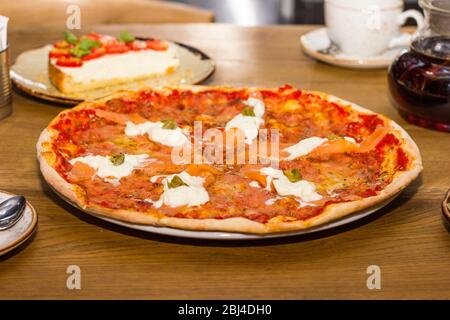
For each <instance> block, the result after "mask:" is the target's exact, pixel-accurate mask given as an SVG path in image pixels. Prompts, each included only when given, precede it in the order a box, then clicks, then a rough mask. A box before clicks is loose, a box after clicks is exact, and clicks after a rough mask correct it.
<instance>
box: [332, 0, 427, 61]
mask: <svg viewBox="0 0 450 320" xmlns="http://www.w3.org/2000/svg"><path fill="white" fill-rule="evenodd" d="M408 18H413V19H414V20H415V21H416V23H417V29H418V30H420V29H421V28H422V27H423V25H424V18H423V15H422V14H421V13H420V12H419V11H417V10H406V11H404V12H403V1H402V0H325V24H326V26H327V30H328V36H329V37H330V39H331V41H333V42H334V43H335V44H336V45H337V46H338V47H339V48H340V50H341V51H342V52H345V53H347V54H351V55H354V56H358V57H370V56H375V55H378V54H381V53H383V52H385V51H386V50H388V49H390V48H393V47H396V46H404V45H408V43H409V41H410V37H406V38H405V37H404V36H401V33H400V27H401V26H402V25H403V24H404V23H405V22H406V20H407V19H408Z"/></svg>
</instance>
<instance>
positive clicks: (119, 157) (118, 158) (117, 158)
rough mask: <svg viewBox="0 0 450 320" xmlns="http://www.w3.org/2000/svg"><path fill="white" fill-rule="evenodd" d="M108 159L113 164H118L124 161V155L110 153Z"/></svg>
mask: <svg viewBox="0 0 450 320" xmlns="http://www.w3.org/2000/svg"><path fill="white" fill-rule="evenodd" d="M109 161H111V162H112V164H113V165H115V166H120V165H121V164H122V163H124V161H125V155H124V154H123V153H118V154H112V155H110V156H109Z"/></svg>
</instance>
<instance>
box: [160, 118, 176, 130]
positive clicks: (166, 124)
mask: <svg viewBox="0 0 450 320" xmlns="http://www.w3.org/2000/svg"><path fill="white" fill-rule="evenodd" d="M161 122H162V124H163V126H162V128H163V129H170V130H174V129H176V128H177V123H176V122H175V121H173V120H163V121H161Z"/></svg>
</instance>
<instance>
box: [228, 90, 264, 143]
mask: <svg viewBox="0 0 450 320" xmlns="http://www.w3.org/2000/svg"><path fill="white" fill-rule="evenodd" d="M244 103H245V104H246V105H248V106H249V107H252V108H253V112H254V113H255V116H254V117H253V116H244V115H243V114H238V115H237V116H235V117H234V118H233V119H231V120H230V121H228V122H227V124H226V125H225V130H230V129H232V128H236V129H239V130H241V131H242V132H243V133H244V136H245V143H246V144H252V143H253V140H254V139H255V138H256V137H258V130H259V127H260V126H261V125H263V124H264V119H263V116H264V112H265V105H264V102H263V101H261V100H259V99H256V98H252V97H250V98H248V99H247V100H246V101H244Z"/></svg>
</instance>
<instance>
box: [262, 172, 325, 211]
mask: <svg viewBox="0 0 450 320" xmlns="http://www.w3.org/2000/svg"><path fill="white" fill-rule="evenodd" d="M260 172H261V174H262V175H265V176H267V178H266V183H267V187H268V188H269V190H270V184H271V183H272V182H273V186H274V187H275V190H276V192H277V193H278V195H279V196H281V197H285V196H294V197H295V198H298V199H299V200H300V201H302V202H303V203H308V202H312V201H317V200H320V199H322V196H321V195H320V194H318V193H317V192H316V186H315V185H314V184H313V183H312V182H309V181H307V180H300V181H297V182H291V181H289V179H288V178H287V177H286V176H285V175H284V173H283V171H281V170H277V169H274V168H272V167H266V168H262V169H261V170H260Z"/></svg>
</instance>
